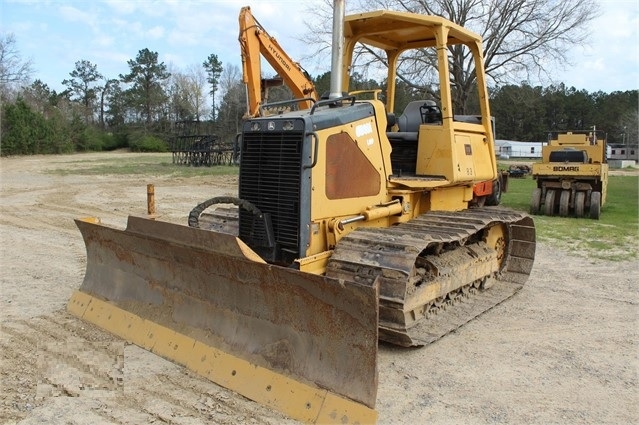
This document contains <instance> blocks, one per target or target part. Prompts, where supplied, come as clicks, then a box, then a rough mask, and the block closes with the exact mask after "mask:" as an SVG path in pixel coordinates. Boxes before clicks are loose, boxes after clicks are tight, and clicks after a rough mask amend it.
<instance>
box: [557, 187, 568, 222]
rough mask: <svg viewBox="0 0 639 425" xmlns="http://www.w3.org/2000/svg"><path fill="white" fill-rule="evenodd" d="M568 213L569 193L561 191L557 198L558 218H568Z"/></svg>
mask: <svg viewBox="0 0 639 425" xmlns="http://www.w3.org/2000/svg"><path fill="white" fill-rule="evenodd" d="M569 212H570V191H569V190H562V191H561V195H560V196H559V216H560V217H568V213H569Z"/></svg>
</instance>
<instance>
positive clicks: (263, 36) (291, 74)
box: [239, 6, 319, 117]
mask: <svg viewBox="0 0 639 425" xmlns="http://www.w3.org/2000/svg"><path fill="white" fill-rule="evenodd" d="M239 22H240V35H239V41H240V47H241V52H242V74H243V81H244V84H246V88H247V97H248V102H247V105H248V112H247V113H248V116H251V117H256V116H259V115H260V111H259V108H260V106H261V104H262V103H263V101H264V99H263V96H262V77H261V71H262V69H261V64H260V59H261V57H262V56H263V57H264V58H265V59H266V61H267V62H268V63H269V64H270V65H271V66H272V67H273V69H274V70H275V71H276V72H277V73H278V75H279V76H280V77H282V79H283V80H284V83H285V84H286V85H287V86H288V87H289V88H290V89H291V91H292V92H293V95H294V97H295V98H300V99H301V98H312V99H315V100H317V99H318V98H319V96H318V95H317V92H316V91H315V86H314V85H313V82H312V81H311V80H310V78H309V77H308V75H307V73H306V71H304V69H303V68H302V66H301V65H300V64H299V63H297V62H295V61H294V60H293V59H291V58H290V57H289V55H288V54H287V53H286V52H285V51H284V49H282V47H281V46H280V45H279V43H278V42H277V40H276V39H275V38H274V37H271V36H270V35H269V34H268V33H267V32H266V30H265V29H264V27H262V25H260V23H259V22H258V21H257V19H255V17H254V16H253V14H252V13H251V8H250V7H248V6H247V7H243V8H242V9H241V11H240V16H239ZM300 107H301V108H302V109H307V108H310V107H311V102H310V101H303V102H300Z"/></svg>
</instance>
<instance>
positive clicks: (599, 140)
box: [530, 129, 608, 220]
mask: <svg viewBox="0 0 639 425" xmlns="http://www.w3.org/2000/svg"><path fill="white" fill-rule="evenodd" d="M532 176H533V178H534V179H535V180H536V181H537V187H536V188H535V189H534V190H533V193H532V197H531V201H530V212H531V213H532V214H545V215H548V216H553V215H558V216H560V217H568V216H574V217H585V216H589V217H590V218H593V219H595V220H598V219H599V216H600V214H601V208H602V206H603V205H604V204H605V202H606V191H607V186H608V161H607V158H606V135H605V133H604V132H603V131H598V130H596V129H593V130H591V131H567V132H554V133H551V134H550V136H549V140H548V144H547V145H545V146H543V147H542V161H541V162H539V163H535V164H533V168H532Z"/></svg>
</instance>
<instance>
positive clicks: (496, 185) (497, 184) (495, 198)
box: [486, 177, 501, 206]
mask: <svg viewBox="0 0 639 425" xmlns="http://www.w3.org/2000/svg"><path fill="white" fill-rule="evenodd" d="M500 202H501V178H500V177H497V179H495V180H493V191H492V193H491V194H490V195H488V196H487V197H486V205H492V206H495V205H499V203H500Z"/></svg>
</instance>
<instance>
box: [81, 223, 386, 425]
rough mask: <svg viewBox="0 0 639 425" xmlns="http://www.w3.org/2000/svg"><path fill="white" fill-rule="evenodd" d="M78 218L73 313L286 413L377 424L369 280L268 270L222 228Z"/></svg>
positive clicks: (373, 302)
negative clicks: (80, 263) (80, 245)
mask: <svg viewBox="0 0 639 425" xmlns="http://www.w3.org/2000/svg"><path fill="white" fill-rule="evenodd" d="M76 224H77V226H78V228H79V229H80V231H81V233H82V236H83V238H84V242H85V245H86V249H87V268H86V275H85V278H84V282H83V283H82V286H81V288H80V290H79V291H77V292H76V293H75V294H74V295H73V297H72V298H71V300H70V302H69V305H68V309H69V311H71V313H73V314H75V315H76V316H78V317H81V318H82V319H84V320H87V321H89V322H92V323H94V324H96V325H97V326H99V327H101V328H103V329H105V330H107V331H110V332H112V333H114V334H116V335H118V336H120V337H121V338H124V339H126V340H129V341H131V342H133V343H135V344H137V345H139V346H141V347H143V348H146V349H148V350H150V351H152V352H154V353H156V354H158V355H160V356H162V357H165V358H168V359H170V360H172V361H174V362H176V363H179V364H182V365H184V366H186V367H187V368H189V369H191V370H193V371H195V372H196V373H199V374H201V375H203V376H205V377H207V378H209V379H210V380H212V381H214V382H216V383H218V384H219V385H222V386H224V387H226V388H229V389H231V390H234V391H236V392H238V393H240V394H242V395H244V396H245V397H248V398H250V399H253V400H255V401H257V402H259V403H261V404H264V405H266V406H269V407H271V408H274V409H275V410H279V411H280V412H282V413H284V414H286V415H287V416H290V417H292V418H294V419H297V420H301V421H304V422H311V423H312V422H320V423H326V422H331V423H334V422H339V423H371V422H375V421H376V416H377V413H376V412H375V410H374V406H375V399H376V392H377V363H376V362H377V338H378V331H377V327H378V297H379V285H378V284H377V283H374V284H373V285H362V284H357V283H354V282H348V281H339V280H336V279H331V278H326V277H322V276H316V275H311V274H307V273H302V272H299V271H297V270H293V269H288V268H283V267H279V266H273V265H269V264H266V263H265V262H263V261H262V260H261V259H260V258H259V257H258V256H257V254H255V253H254V252H253V251H251V249H250V248H249V247H248V246H246V245H245V244H244V243H243V242H242V241H241V240H239V239H238V238H236V237H235V236H232V235H228V234H223V233H216V232H209V231H204V230H200V229H194V228H190V227H186V226H180V225H176V224H171V223H166V222H160V221H154V220H150V219H145V218H139V217H129V220H128V225H127V228H126V230H118V229H115V228H112V227H108V226H104V225H101V224H99V220H97V219H84V220H76Z"/></svg>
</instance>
